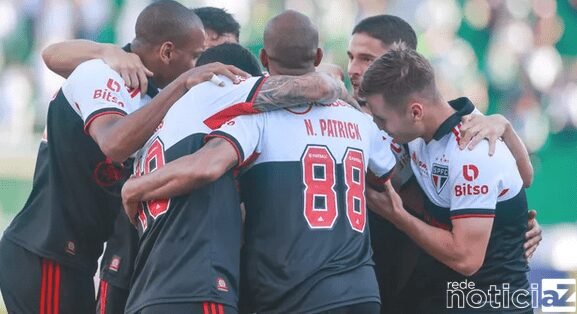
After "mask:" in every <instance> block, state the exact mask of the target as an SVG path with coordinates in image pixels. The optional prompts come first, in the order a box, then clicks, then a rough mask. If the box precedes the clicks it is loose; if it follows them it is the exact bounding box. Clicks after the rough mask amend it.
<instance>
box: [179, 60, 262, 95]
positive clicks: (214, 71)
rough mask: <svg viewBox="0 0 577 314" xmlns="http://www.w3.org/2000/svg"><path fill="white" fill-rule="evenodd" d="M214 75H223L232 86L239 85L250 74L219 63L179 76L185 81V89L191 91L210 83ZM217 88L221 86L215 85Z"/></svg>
mask: <svg viewBox="0 0 577 314" xmlns="http://www.w3.org/2000/svg"><path fill="white" fill-rule="evenodd" d="M215 75H224V76H226V77H228V78H229V79H230V80H231V81H232V82H233V83H234V84H238V83H240V82H241V81H242V80H243V79H247V78H249V77H251V75H250V74H248V73H246V72H245V71H243V70H241V69H239V68H237V67H235V66H233V65H227V64H222V63H220V62H213V63H209V64H205V65H201V66H199V67H196V68H192V69H190V70H188V71H186V72H185V73H183V74H182V75H181V78H182V79H184V80H185V86H186V89H187V90H188V89H191V88H192V87H193V86H195V85H197V84H199V83H202V82H205V81H210V80H211V79H212V78H213V76H215ZM217 85H219V86H223V85H220V84H217Z"/></svg>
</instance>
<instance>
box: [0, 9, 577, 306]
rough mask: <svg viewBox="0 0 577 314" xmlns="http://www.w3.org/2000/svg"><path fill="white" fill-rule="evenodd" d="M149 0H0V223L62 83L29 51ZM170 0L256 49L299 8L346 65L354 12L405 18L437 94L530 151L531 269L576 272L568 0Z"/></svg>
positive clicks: (108, 38) (107, 28)
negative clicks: (465, 105) (538, 232)
mask: <svg viewBox="0 0 577 314" xmlns="http://www.w3.org/2000/svg"><path fill="white" fill-rule="evenodd" d="M150 2H151V1H145V0H0V230H3V229H4V227H5V226H6V224H7V223H9V222H10V220H11V219H12V217H13V216H14V215H15V214H16V213H17V212H18V211H19V210H20V208H21V206H22V205H23V204H24V202H25V200H26V197H27V196H28V193H29V192H30V189H31V178H32V174H33V170H34V162H35V156H36V149H37V146H38V143H39V139H40V135H41V132H42V130H43V128H44V123H45V116H46V110H47V104H48V100H49V99H50V98H51V96H52V94H53V93H54V92H55V91H56V90H57V89H58V88H59V86H60V84H61V83H62V79H61V78H59V77H58V76H56V75H54V74H52V73H51V72H49V71H48V70H47V68H46V67H45V66H44V64H43V63H42V61H41V59H40V51H41V50H42V49H43V48H44V47H46V46H47V45H48V44H50V43H53V42H56V41H61V40H65V39H71V38H86V39H92V40H97V41H100V42H111V43H117V44H123V43H126V42H129V41H130V40H131V39H132V36H133V34H134V27H133V26H134V22H135V20H136V16H137V15H138V13H139V12H140V10H141V9H142V8H144V7H145V6H146V5H147V4H148V3H150ZM180 2H182V3H183V4H185V5H187V6H189V7H197V6H205V5H210V6H216V7H223V8H226V9H227V10H228V11H229V12H231V13H232V14H233V15H234V16H235V18H236V19H237V20H238V21H239V22H240V23H241V26H242V28H241V43H242V44H243V45H244V46H246V47H248V48H250V50H251V51H253V52H254V53H255V54H257V53H258V51H259V49H260V48H261V47H262V40H261V37H262V31H263V29H264V26H265V23H266V21H267V20H268V19H269V18H270V17H272V16H274V15H276V14H278V13H279V12H280V11H282V10H283V9H296V10H298V11H300V12H303V13H305V14H307V15H309V16H310V17H311V18H312V19H313V21H314V22H315V23H316V24H317V25H318V26H319V28H320V33H321V42H322V47H323V48H324V49H325V61H326V62H332V63H336V64H338V65H340V66H341V67H342V68H343V70H344V71H345V73H346V64H347V55H346V49H347V44H348V40H349V38H350V33H351V30H352V28H353V26H354V25H355V24H356V22H358V21H359V20H360V19H362V18H364V17H367V16H370V15H375V14H382V13H387V14H394V15H398V16H400V17H402V18H404V19H406V20H407V21H408V22H409V23H410V24H411V25H412V26H413V27H414V28H415V30H416V31H417V34H418V40H419V45H418V50H419V51H420V52H421V53H423V54H425V55H426V56H427V57H428V58H429V59H430V60H431V61H432V62H433V64H434V66H435V67H436V71H437V73H438V77H439V80H440V82H441V83H440V85H441V87H442V90H443V91H444V94H445V95H446V96H447V97H448V98H451V97H453V96H454V97H457V96H461V95H466V96H468V97H470V98H471V99H473V101H474V102H475V103H476V104H477V105H478V106H479V107H480V108H481V109H482V110H483V111H484V112H487V113H495V112H498V113H501V114H503V115H505V116H506V117H507V118H509V119H510V120H511V121H512V122H513V125H514V127H515V129H516V130H517V132H518V133H519V134H520V135H521V136H522V138H523V140H524V141H525V143H526V145H527V147H528V148H529V150H530V152H531V157H532V161H533V165H534V168H535V180H534V183H533V185H532V186H531V188H529V189H528V197H529V204H530V207H531V208H535V209H537V210H538V212H539V215H538V220H539V222H540V223H541V225H542V227H543V230H544V231H543V233H544V239H543V242H542V243H541V246H540V247H539V249H538V251H537V253H536V255H535V256H534V257H533V259H532V260H531V266H532V269H533V270H532V272H531V278H532V280H539V279H540V278H542V277H568V276H569V277H573V278H575V277H576V272H577V205H576V203H577V197H576V196H577V180H576V178H575V177H576V175H577V171H576V169H577V0H396V1H395V0H388V1H386V0H320V1H309V0H271V1H265V0H234V1H233V0H228V1H227V0H205V1H202V0H198V1H192V0H189V1H187V0H181V1H180ZM345 76H346V75H345ZM348 83H349V82H347V84H348ZM0 267H1V265H0ZM0 311H1V310H0Z"/></svg>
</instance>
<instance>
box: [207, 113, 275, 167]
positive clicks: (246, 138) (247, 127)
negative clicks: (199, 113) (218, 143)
mask: <svg viewBox="0 0 577 314" xmlns="http://www.w3.org/2000/svg"><path fill="white" fill-rule="evenodd" d="M264 115H265V114H264V113H261V114H255V115H244V116H239V117H236V118H234V119H232V120H230V121H228V122H227V123H225V124H223V125H222V126H221V127H220V129H218V130H215V131H213V132H211V133H210V134H209V135H207V136H206V139H207V140H209V139H211V138H215V137H220V138H223V139H225V140H226V141H228V142H229V143H230V144H231V145H232V146H233V147H234V148H235V150H236V154H237V158H238V166H243V165H245V164H246V163H248V162H249V161H250V160H251V158H252V157H253V156H254V155H255V154H258V149H259V144H260V141H261V138H262V130H263V124H264V122H263V120H264Z"/></svg>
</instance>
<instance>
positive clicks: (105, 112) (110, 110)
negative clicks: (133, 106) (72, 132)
mask: <svg viewBox="0 0 577 314" xmlns="http://www.w3.org/2000/svg"><path fill="white" fill-rule="evenodd" d="M109 114H116V115H120V116H126V112H124V111H122V110H120V109H118V108H103V109H100V110H96V111H94V112H93V113H91V114H90V115H89V116H88V117H87V118H86V123H84V133H86V134H89V133H88V129H89V128H90V125H91V124H92V122H94V120H95V119H96V118H98V117H101V116H105V115H109Z"/></svg>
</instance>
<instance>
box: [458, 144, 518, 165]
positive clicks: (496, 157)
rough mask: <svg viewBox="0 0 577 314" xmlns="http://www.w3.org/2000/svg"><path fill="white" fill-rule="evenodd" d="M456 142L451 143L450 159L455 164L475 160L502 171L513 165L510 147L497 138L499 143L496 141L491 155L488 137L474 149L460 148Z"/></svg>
mask: <svg viewBox="0 0 577 314" xmlns="http://www.w3.org/2000/svg"><path fill="white" fill-rule="evenodd" d="M454 142H455V143H452V144H451V149H450V152H451V156H450V160H451V163H452V164H455V165H460V164H466V163H472V162H474V163H477V164H480V165H485V166H487V167H491V168H494V169H495V170H496V171H501V172H502V171H507V168H508V167H509V166H511V162H512V161H514V159H512V155H511V153H510V151H509V149H508V148H507V146H506V145H505V143H503V142H502V141H501V140H497V143H495V145H496V148H495V153H494V154H493V155H489V141H488V140H486V139H485V140H482V141H481V142H479V143H478V144H477V145H475V147H474V148H473V149H469V148H468V147H465V148H464V149H460V148H459V145H458V143H457V142H456V141H454ZM497 169H498V170H497Z"/></svg>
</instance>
